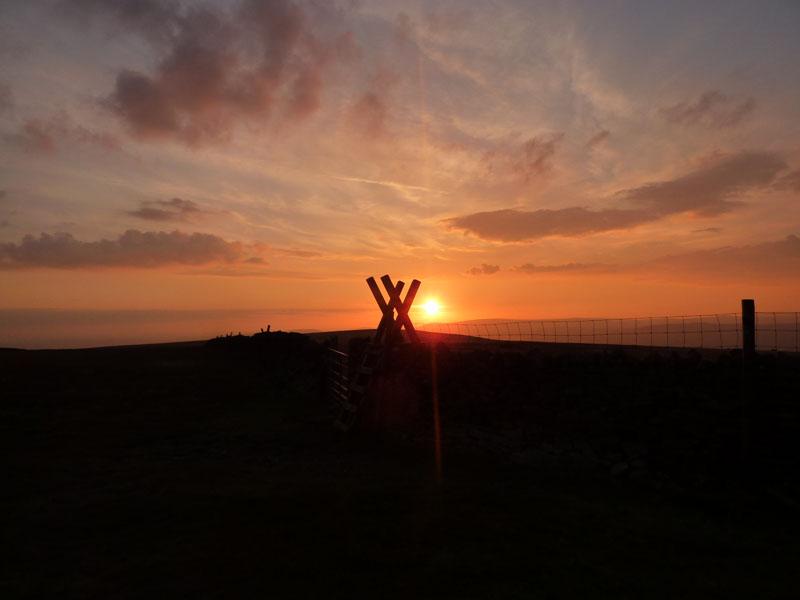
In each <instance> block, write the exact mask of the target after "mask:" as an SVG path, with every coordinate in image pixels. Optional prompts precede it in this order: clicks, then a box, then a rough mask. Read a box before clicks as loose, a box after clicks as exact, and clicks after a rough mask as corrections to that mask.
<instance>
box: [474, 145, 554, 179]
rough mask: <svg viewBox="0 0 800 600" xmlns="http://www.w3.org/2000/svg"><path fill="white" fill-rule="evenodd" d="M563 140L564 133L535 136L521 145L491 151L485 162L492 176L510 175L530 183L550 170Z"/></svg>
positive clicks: (485, 155)
mask: <svg viewBox="0 0 800 600" xmlns="http://www.w3.org/2000/svg"><path fill="white" fill-rule="evenodd" d="M563 139H564V134H563V133H552V134H546V135H539V136H534V137H531V138H529V139H527V140H526V141H525V142H523V143H522V144H519V145H515V146H512V147H501V148H498V149H495V150H489V151H487V152H486V153H484V155H483V161H484V163H485V164H486V168H487V170H488V171H489V173H490V174H500V175H504V174H510V175H511V176H513V177H514V178H516V179H519V180H521V181H522V182H524V183H529V182H531V181H533V180H535V179H538V178H539V177H541V176H543V175H545V174H546V173H547V172H548V171H549V170H550V168H551V166H552V159H553V157H554V156H555V154H556V151H557V149H558V145H559V144H560V143H561V141H562V140H563Z"/></svg>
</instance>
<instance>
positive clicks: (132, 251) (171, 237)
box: [0, 229, 249, 269]
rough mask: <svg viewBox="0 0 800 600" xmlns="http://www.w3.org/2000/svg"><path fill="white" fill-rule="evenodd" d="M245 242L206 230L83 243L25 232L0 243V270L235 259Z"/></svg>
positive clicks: (132, 231) (138, 233)
mask: <svg viewBox="0 0 800 600" xmlns="http://www.w3.org/2000/svg"><path fill="white" fill-rule="evenodd" d="M248 250H249V248H248V246H246V245H245V244H243V243H241V242H228V241H226V240H224V239H222V238H220V237H218V236H215V235H211V234H207V233H192V234H188V233H183V232H180V231H172V232H170V233H167V232H165V231H157V232H156V231H138V230H136V229H129V230H128V231H126V232H125V233H123V234H121V235H120V236H119V237H118V238H117V239H116V240H105V239H104V240H100V241H97V242H83V241H80V240H77V239H75V238H74V237H73V236H72V235H71V234H69V233H56V234H55V235H50V234H47V233H42V234H41V235H40V236H39V237H38V238H36V237H34V236H32V235H26V236H25V237H24V238H22V241H21V242H20V243H19V244H15V243H13V242H9V243H3V244H0V268H2V269H24V268H38V267H47V268H55V269H78V268H91V267H160V266H163V265H169V264H182V265H203V264H208V263H213V262H235V261H241V260H244V259H245V258H247V257H248Z"/></svg>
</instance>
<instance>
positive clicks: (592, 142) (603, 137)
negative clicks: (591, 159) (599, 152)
mask: <svg viewBox="0 0 800 600" xmlns="http://www.w3.org/2000/svg"><path fill="white" fill-rule="evenodd" d="M609 137H611V132H610V131H609V130H608V129H604V130H603V131H600V132H599V133H596V134H595V135H593V136H592V137H591V138H589V141H587V142H586V147H587V148H594V147H595V146H599V145H600V144H602V143H603V142H606V141H607V140H608V138H609Z"/></svg>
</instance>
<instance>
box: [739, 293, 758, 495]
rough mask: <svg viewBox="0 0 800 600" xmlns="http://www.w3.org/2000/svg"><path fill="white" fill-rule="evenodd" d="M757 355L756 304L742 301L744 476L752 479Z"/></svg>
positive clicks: (742, 457)
mask: <svg viewBox="0 0 800 600" xmlns="http://www.w3.org/2000/svg"><path fill="white" fill-rule="evenodd" d="M755 354H756V304H755V301H754V300H752V299H747V300H746V299H743V300H742V387H741V395H742V398H741V436H742V442H741V443H742V449H741V461H742V475H743V476H744V478H745V480H746V481H749V478H750V401H751V399H752V397H753V387H754V386H753V376H754V374H753V370H754V369H753V363H754V362H755Z"/></svg>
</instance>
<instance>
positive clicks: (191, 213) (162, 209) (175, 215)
mask: <svg viewBox="0 0 800 600" xmlns="http://www.w3.org/2000/svg"><path fill="white" fill-rule="evenodd" d="M125 214H128V215H130V216H132V217H137V218H139V219H144V220H146V221H188V220H190V219H191V218H192V217H196V216H199V215H203V214H211V211H205V210H201V209H200V207H199V206H198V205H197V203H195V202H192V201H191V200H183V199H182V198H172V199H171V200H155V201H145V202H142V203H141V205H140V206H139V208H138V210H131V211H127V212H126V213H125Z"/></svg>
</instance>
